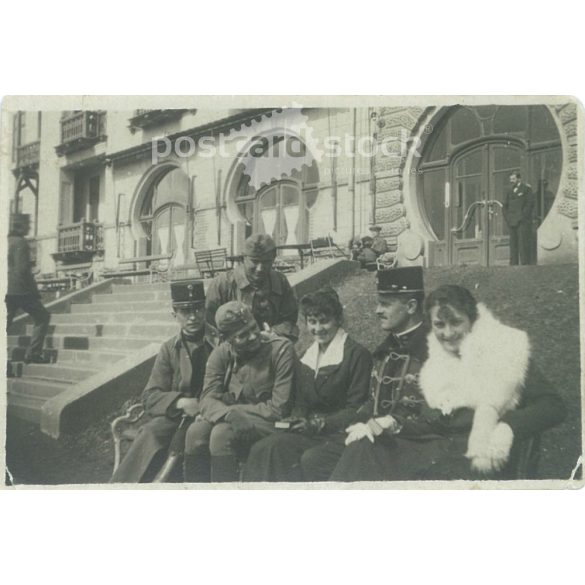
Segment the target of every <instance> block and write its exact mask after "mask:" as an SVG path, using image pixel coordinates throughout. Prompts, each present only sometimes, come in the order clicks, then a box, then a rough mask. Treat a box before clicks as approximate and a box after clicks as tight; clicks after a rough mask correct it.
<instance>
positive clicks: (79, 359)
mask: <svg viewBox="0 0 585 585" xmlns="http://www.w3.org/2000/svg"><path fill="white" fill-rule="evenodd" d="M133 351H134V350H133V349H130V350H128V351H123V350H122V349H119V350H118V351H116V352H112V351H97V350H93V351H90V350H87V349H85V350H79V351H76V350H74V349H60V350H58V353H57V363H59V364H63V365H64V366H72V365H75V366H76V367H83V366H88V367H90V368H96V369H99V368H101V367H103V366H105V365H110V364H113V363H115V362H117V361H119V360H121V359H123V358H125V357H128V356H129V355H130V354H131V353H132V352H133Z"/></svg>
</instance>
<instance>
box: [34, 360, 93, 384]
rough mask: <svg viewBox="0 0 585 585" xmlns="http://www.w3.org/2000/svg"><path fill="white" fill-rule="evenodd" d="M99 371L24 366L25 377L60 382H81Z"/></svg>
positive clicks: (61, 366) (65, 366)
mask: <svg viewBox="0 0 585 585" xmlns="http://www.w3.org/2000/svg"><path fill="white" fill-rule="evenodd" d="M98 371H99V369H97V368H93V369H92V368H89V367H87V366H86V367H74V366H69V365H64V364H63V363H57V364H27V365H25V366H24V376H31V377H33V378H39V379H43V380H57V381H59V382H62V381H67V382H79V381H80V380H85V379H86V378H89V377H90V376H92V375H93V374H96V373H97V372H98Z"/></svg>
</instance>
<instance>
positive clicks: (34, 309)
mask: <svg viewBox="0 0 585 585" xmlns="http://www.w3.org/2000/svg"><path fill="white" fill-rule="evenodd" d="M11 223H12V225H11V229H10V233H9V234H8V290H7V291H6V299H5V301H6V311H7V322H6V328H7V329H8V328H9V327H10V325H11V324H12V321H13V320H14V317H15V316H16V312H17V311H18V309H22V310H23V311H25V312H26V313H28V314H29V315H30V316H31V317H32V319H33V322H34V327H33V332H32V339H31V343H30V345H29V347H28V348H27V350H26V354H25V357H24V361H25V362H27V363H47V362H48V359H47V358H46V357H45V356H44V355H43V343H44V341H45V336H46V335H47V330H48V328H49V321H50V319H51V315H50V313H49V312H48V311H47V309H45V307H44V306H43V303H41V295H40V294H39V290H38V288H37V283H36V282H35V278H34V276H33V273H32V262H31V258H30V251H29V247H28V242H27V241H26V239H25V236H26V235H27V234H28V232H29V230H30V217H29V216H28V215H27V214H24V213H15V214H13V215H12V217H11Z"/></svg>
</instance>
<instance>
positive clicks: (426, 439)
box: [331, 285, 565, 481]
mask: <svg viewBox="0 0 585 585" xmlns="http://www.w3.org/2000/svg"><path fill="white" fill-rule="evenodd" d="M425 312H426V316H427V319H428V320H429V322H430V325H431V328H432V330H431V333H430V334H429V337H428V345H429V358H428V360H427V361H426V362H425V363H424V365H423V367H422V369H421V372H420V376H419V380H420V387H421V391H422V394H423V396H424V400H423V401H422V404H421V408H420V410H419V412H418V415H417V417H416V423H417V424H416V425H412V424H409V425H406V424H404V425H400V424H397V423H396V420H393V417H392V415H391V414H389V415H387V416H384V417H380V418H377V419H371V420H370V421H369V422H368V426H370V428H371V431H372V432H371V433H370V436H369V437H365V438H362V439H360V440H357V441H354V442H350V444H349V445H348V447H347V448H346V450H345V451H344V453H343V455H342V457H341V458H340V460H339V461H338V463H337V466H336V468H335V470H334V471H333V474H332V476H331V479H332V480H335V481H359V480H370V481H372V480H386V481H397V480H425V479H431V480H438V479H443V480H448V479H482V478H483V479H488V478H493V479H508V478H515V477H516V473H517V470H516V469H514V466H515V465H516V464H517V456H518V450H519V448H520V447H521V446H522V442H523V441H525V440H526V439H529V438H531V437H534V436H536V435H538V434H539V433H541V432H542V431H544V430H546V429H547V428H549V427H552V426H554V425H556V424H559V423H560V422H561V421H562V420H563V418H564V416H565V408H564V405H563V402H562V400H561V399H560V397H559V396H558V395H557V394H556V393H555V392H554V391H552V390H551V388H550V385H549V383H548V382H547V381H546V379H545V378H544V377H543V376H542V375H541V374H540V372H539V371H538V369H537V368H536V366H535V364H534V361H533V359H532V357H531V352H530V344H529V340H528V336H527V335H526V333H524V332H523V331H520V330H519V329H514V328H512V327H509V326H507V325H504V324H503V323H500V322H499V321H498V320H497V319H496V318H495V317H494V316H493V315H492V314H491V312H490V311H489V310H488V309H487V308H486V307H485V306H484V305H483V304H481V303H479V304H478V303H477V302H476V301H475V299H474V298H473V296H472V295H471V293H470V292H469V291H468V290H467V289H465V288H463V287H460V286H453V285H447V286H442V287H440V288H438V289H437V290H435V291H434V292H432V293H431V294H430V295H429V296H428V298H427V300H426V302H425Z"/></svg>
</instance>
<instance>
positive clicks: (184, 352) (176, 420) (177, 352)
mask: <svg viewBox="0 0 585 585" xmlns="http://www.w3.org/2000/svg"><path fill="white" fill-rule="evenodd" d="M171 297H172V308H173V314H174V316H175V319H176V320H177V322H178V324H179V326H180V331H179V333H178V335H176V336H175V337H173V338H171V339H169V340H168V341H165V342H164V343H163V344H162V346H161V348H160V351H159V353H158V355H157V357H156V361H155V363H154V367H153V368H152V373H151V375H150V379H149V380H148V383H147V384H146V388H145V389H144V392H143V393H142V402H143V404H144V409H145V411H146V414H147V416H149V417H150V418H151V420H150V421H149V422H147V423H146V424H144V425H143V426H142V427H141V428H140V431H139V433H138V435H137V437H136V439H135V440H134V442H133V443H132V446H131V447H130V449H129V450H128V453H127V454H126V456H125V457H124V459H123V460H122V462H121V463H120V466H119V467H118V469H117V470H116V471H115V473H114V475H113V477H112V482H114V483H120V482H132V483H137V482H147V481H151V480H152V479H153V478H154V476H155V474H156V472H157V471H158V469H159V468H160V465H161V463H162V462H163V461H164V458H165V457H166V454H167V449H168V448H169V445H170V444H171V441H172V440H173V437H174V436H175V434H176V433H177V430H178V428H179V425H181V424H182V425H188V424H189V423H190V422H192V419H193V418H194V417H195V416H197V414H199V397H200V394H201V391H202V390H203V379H204V374H205V364H206V362H207V358H208V357H209V353H210V351H211V347H210V346H209V345H208V343H207V342H206V340H205V335H204V334H205V294H204V290H203V283H202V282H201V281H198V280H192V281H183V282H173V283H171ZM185 451H186V452H187V451H189V449H186V450H185ZM193 465H194V462H193V460H192V459H190V458H189V457H188V456H185V458H184V474H185V475H188V476H189V477H190V478H191V477H192V476H193V475H194V473H195V472H193V470H192V467H193ZM208 475H209V471H207V476H208ZM197 477H198V478H199V480H200V481H204V480H205V479H206V478H205V473H204V472H202V471H201V470H200V469H198V476H197ZM207 480H208V477H207Z"/></svg>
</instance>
